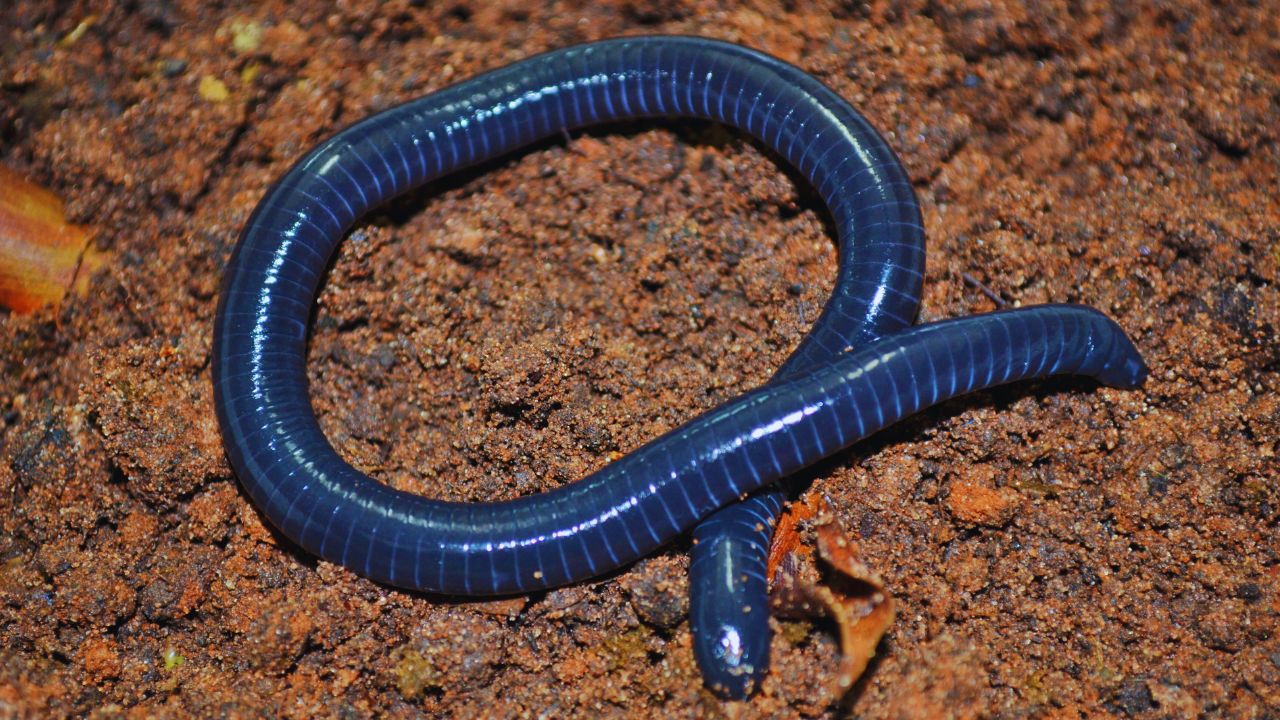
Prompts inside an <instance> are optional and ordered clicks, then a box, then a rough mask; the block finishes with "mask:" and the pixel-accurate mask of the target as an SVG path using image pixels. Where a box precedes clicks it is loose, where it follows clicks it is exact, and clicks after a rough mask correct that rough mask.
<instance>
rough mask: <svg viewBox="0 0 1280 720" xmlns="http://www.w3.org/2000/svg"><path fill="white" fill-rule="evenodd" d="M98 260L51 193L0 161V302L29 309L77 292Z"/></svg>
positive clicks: (83, 231) (80, 229)
mask: <svg viewBox="0 0 1280 720" xmlns="http://www.w3.org/2000/svg"><path fill="white" fill-rule="evenodd" d="M103 262H104V257H103V256H102V255H101V254H100V253H98V252H97V251H96V250H94V249H93V246H92V245H91V244H90V243H89V232H88V230H87V229H86V228H83V227H80V226H78V225H71V224H68V223H67V220H66V216H65V214H64V211H63V206H62V201H61V200H60V199H58V196H57V195H54V194H53V193H51V192H49V191H48V190H45V189H44V188H42V187H40V186H38V185H36V184H34V183H31V182H29V181H27V180H26V179H25V178H23V177H22V176H21V175H19V174H18V173H16V172H14V171H13V170H10V169H9V168H7V167H5V166H3V165H0V305H3V306H4V307H6V308H9V309H10V310H12V311H13V312H16V313H29V312H32V311H34V310H36V309H37V308H39V307H41V306H43V305H48V304H56V303H58V302H59V301H61V300H62V298H63V296H65V295H66V294H67V291H69V290H75V291H76V293H77V294H82V293H83V292H84V291H85V289H86V288H87V286H88V282H89V277H90V276H91V275H92V274H93V271H94V270H97V269H98V268H99V267H101V266H102V265H103Z"/></svg>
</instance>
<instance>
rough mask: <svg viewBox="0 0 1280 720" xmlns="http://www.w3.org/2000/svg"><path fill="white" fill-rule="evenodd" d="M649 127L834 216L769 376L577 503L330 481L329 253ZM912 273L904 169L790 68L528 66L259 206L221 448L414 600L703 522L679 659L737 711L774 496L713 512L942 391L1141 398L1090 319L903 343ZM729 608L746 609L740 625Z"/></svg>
mask: <svg viewBox="0 0 1280 720" xmlns="http://www.w3.org/2000/svg"><path fill="white" fill-rule="evenodd" d="M644 117H683V118H702V119H708V120H713V121H716V122H720V123H724V124H726V125H730V126H732V127H735V128H738V129H740V130H742V131H743V132H745V133H747V134H748V135H750V136H752V137H754V138H756V139H758V140H759V141H760V142H761V143H763V144H764V145H766V146H767V147H769V148H771V149H772V150H774V151H775V152H777V153H778V154H779V155H780V156H781V157H782V158H784V159H785V160H786V161H787V162H788V163H790V164H791V165H793V166H794V167H795V168H797V169H798V170H799V171H800V173H801V174H802V175H803V176H804V177H805V178H807V180H808V181H809V182H810V183H811V184H812V186H813V187H814V188H815V189H816V191H817V193H818V194H819V196H820V197H821V198H822V200H823V201H824V202H825V204H826V206H827V208H828V209H829V210H830V213H831V215H832V217H833V219H834V222H835V227H836V230H837V236H838V238H837V239H838V242H839V268H838V271H837V279H836V288H835V291H834V293H833V295H832V297H831V299H830V300H829V301H828V303H827V304H826V306H825V308H824V309H823V312H822V314H821V316H820V317H819V319H818V321H817V323H816V324H815V325H814V327H813V328H812V329H811V330H810V331H809V333H808V334H807V335H806V336H805V337H804V338H803V339H802V340H801V342H800V344H799V345H798V347H797V348H796V350H795V351H794V352H793V353H792V354H791V356H790V357H789V358H788V359H787V361H786V362H785V363H784V365H783V367H782V368H781V369H780V370H779V371H778V373H777V374H776V375H775V376H774V378H773V379H772V380H770V382H769V383H767V384H766V385H764V386H763V387H760V388H758V389H755V390H752V391H750V392H748V393H745V394H743V395H742V396H740V397H738V398H736V399H734V400H731V401H729V402H727V403H725V404H724V405H721V406H720V407H718V408H715V409H713V410H711V411H709V412H706V413H704V414H702V415H700V416H699V417H697V418H695V419H693V420H691V421H689V422H688V423H686V424H684V425H683V426H681V427H679V428H677V429H675V430H673V431H671V432H669V433H667V434H665V435H663V436H662V437H659V438H657V439H655V440H653V441H651V442H649V443H648V444H646V445H644V446H643V447H640V448H638V449H636V450H635V451H633V452H632V453H631V454H629V455H627V456H626V457H623V458H621V459H619V460H617V461H615V462H613V463H611V464H609V465H607V466H605V467H603V468H601V469H600V470H598V471H596V472H594V473H592V474H591V475H589V476H587V477H586V478H583V479H582V480H579V481H578V482H575V483H573V484H571V485H567V486H565V487H561V488H558V489H556V490H554V491H551V492H547V493H543V494H541V495H536V496H530V497H522V498H518V499H515V500H510V501H504V502H492V503H450V502H441V501H435V500H429V499H426V498H424V497H421V496H418V495H414V494H411V493H405V492H401V491H397V490H394V489H392V488H389V487H387V486H385V485H382V484H380V483H378V482H376V481H375V480H373V479H371V478H369V477H367V476H365V475H364V474H362V473H361V472H359V471H358V470H356V469H354V468H353V467H351V466H350V465H349V464H348V463H346V462H345V461H344V460H343V459H342V458H340V457H339V456H338V455H337V453H336V452H334V450H333V448H332V447H331V446H330V445H329V443H328V441H327V440H326V439H325V437H324V435H323V433H322V432H321V430H320V427H319V425H318V424H317V422H316V418H315V414H314V412H313V410H312V407H311V403H310V399H309V397H308V392H307V379H306V371H305V352H304V351H305V344H306V338H307V328H308V319H309V316H310V313H311V309H312V307H313V305H314V303H315V296H316V293H317V291H318V288H319V285H320V281H321V278H322V276H323V274H324V272H325V268H326V266H327V263H328V262H329V260H330V258H331V257H332V255H333V253H334V252H335V250H336V248H337V247H338V244H339V243H340V241H341V239H342V237H343V236H344V234H345V233H346V232H347V230H349V229H350V228H351V226H352V225H353V224H354V223H355V222H356V220H357V219H359V218H360V217H361V216H363V215H364V214H365V213H366V212H368V211H369V210H371V209H372V208H374V207H377V206H378V205H380V204H382V203H384V202H386V201H387V200H389V199H390V198H392V197H395V196H397V195H399V194H401V193H404V192H405V191H407V190H409V189H412V188H414V187H418V186H420V185H422V184H423V183H425V182H427V181H429V180H432V179H434V178H438V177H440V176H442V175H446V174H448V173H451V172H453V171H455V170H458V169H460V168H464V167H467V166H470V165H474V164H476V163H480V162H483V161H485V160H489V159H492V158H495V157H498V156H501V155H504V154H507V153H510V152H512V151H514V150H516V149H519V148H520V147H522V146H525V145H528V144H530V143H532V142H534V141H537V140H539V139H543V138H547V137H551V136H554V135H557V134H560V133H562V132H564V131H566V130H569V129H573V128H579V127H583V126H587V125H592V124H597V123H601V122H606V121H611V120H620V119H628V118H644ZM923 265H924V239H923V229H922V227H921V220H920V211H919V207H918V205H917V204H916V201H915V196H914V191H913V189H912V187H911V184H910V182H909V179H908V178H907V176H906V174H905V172H904V171H903V168H902V166H901V164H900V163H899V162H898V160H897V158H896V157H895V156H894V154H893V152H892V151H891V150H890V149H889V147H888V146H887V145H886V144H885V142H884V141H883V140H882V139H881V138H880V137H879V136H878V135H877V134H876V132H875V130H873V129H872V128H871V126H870V125H869V124H868V123H867V121H866V120H865V119H864V118H863V117H862V116H860V115H859V114H858V113H857V112H856V111H854V110H853V108H851V107H850V106H849V105H848V104H847V103H846V102H844V101H843V100H842V99H841V98H840V97H839V96H838V95H836V93H834V92H833V91H832V90H830V89H829V88H827V87H826V86H825V85H823V84H822V83H821V82H819V81H818V80H816V79H814V78H813V77H811V76H809V75H807V74H806V73H804V72H803V71H801V70H799V69H797V68H795V67H793V66H791V65H788V64H786V63H784V62H782V61H779V60H777V59H775V58H772V57H770V56H768V55H765V54H763V53H760V52H757V51H754V50H750V49H747V48H744V47H740V46H737V45H732V44H729V43H724V42H719V41H715V40H708V39H703V38H692V37H633V38H621V39H616V40H607V41H603V42H597V43H592V44H588V45H581V46H576V47H571V48H567V49H563V50H557V51H553V52H548V53H545V54H542V55H538V56H536V57H532V58H530V59H527V60H524V61H522V62H518V63H516V64H514V65H510V66H508V67H505V68H502V69H499V70H495V71H492V72H490V73H487V74H485V75H481V76H479V77H476V78H473V79H471V80H467V81H465V82H462V83H460V84H457V85H454V86H452V87H449V88H446V89H444V90H441V91H439V92H436V93H432V94H430V95H427V96H425V97H422V98H419V99H417V100H413V101H411V102H408V103H406V104H404V105H401V106H399V107H396V108H393V109H391V110H387V111H385V112H382V113H379V114H377V115H374V116H372V117H369V118H367V119H365V120H362V121H360V122H358V123H356V124H354V125H352V126H350V127H348V128H346V129H345V130H342V131H341V132H339V133H337V134H336V135H334V136H333V137H331V138H330V139H329V140H327V141H325V142H324V143H322V144H321V145H320V146H319V147H317V148H315V149H314V150H312V151H311V152H309V153H308V154H307V155H306V156H305V157H303V158H302V159H301V160H299V161H298V162H297V163H296V164H295V165H294V166H293V167H292V168H291V169H290V170H289V171H288V172H287V173H286V174H285V175H284V176H283V177H282V178H281V179H280V180H279V181H278V182H277V183H276V184H275V185H274V186H273V187H272V188H271V189H270V190H269V191H268V192H267V194H266V196H265V197H264V198H263V200H262V201H261V202H260V203H259V205H258V207H257V209H256V210H255V211H254V213H253V215H252V216H251V217H250V219H249V221H248V223H247V224H246V225H245V228H244V231H243V233H242V235H241V237H240V240H239V243H238V244H237V246H236V249H235V251H234V253H233V254H232V256H231V259H230V261H229V263H228V266H227V269H226V274H225V277H224V281H223V287H222V292H221V296H220V303H219V308H218V311H217V319H216V324H215V329H214V351H213V382H214V390H215V393H214V395H215V402H216V405H217V412H218V419H219V421H220V425H221V428H222V435H223V441H224V444H225V446H226V451H227V456H228V458H229V459H230V461H231V464H232V466H233V468H234V470H235V472H236V475H237V476H238V477H239V478H240V480H241V482H242V483H243V484H244V486H245V488H246V490H247V492H248V494H249V496H250V497H251V498H252V499H253V502H254V503H255V504H256V505H257V506H258V508H260V509H261V511H262V512H263V514H265V515H266V516H267V518H268V519H269V520H270V521H271V523H272V524H274V525H275V526H276V527H277V528H278V529H279V530H280V531H281V532H282V533H283V534H284V535H286V536H288V537H289V538H291V539H292V540H293V541H294V542H296V543H297V544H298V545H299V546H301V547H302V548H304V549H305V550H307V551H308V552H311V553H314V554H316V555H319V556H320V557H323V558H325V559H327V560H329V561H331V562H335V563H339V564H341V565H343V566H345V567H347V568H350V569H351V570H353V571H354V572H357V573H359V574H361V575H364V576H366V577H369V578H372V579H374V580H377V581H380V582H384V583H388V584H391V585H395V586H399V587H404V588H412V589H415V590H422V591H427V592H433V593H446V594H457V595H500V594H507V593H521V592H529V591H533V590H538V589H542V588H548V587H554V586H558V585H564V584H567V583H572V582H575V581H578V580H582V579H584V578H589V577H593V576H596V575H599V574H601V573H605V572H607V571H609V570H612V569H614V568H617V567H619V566H621V565H624V564H626V563H629V562H631V561H633V560H636V559H637V558H640V557H642V556H644V555H645V554H646V553H649V552H651V551H652V550H654V549H655V548H657V547H659V546H660V545H662V544H663V543H666V542H668V541H670V540H671V539H673V538H675V537H677V536H679V535H680V534H682V533H684V532H686V531H687V530H689V529H690V528H693V527H694V526H695V525H697V524H698V523H699V522H700V521H702V520H704V519H705V518H708V516H710V517H711V519H710V520H709V522H708V523H706V524H704V525H703V526H702V527H699V528H698V529H697V530H696V531H695V533H696V537H697V539H698V540H699V542H698V543H697V545H696V546H695V553H696V556H695V559H694V561H693V562H692V564H691V572H692V573H693V578H692V581H691V588H692V591H693V592H694V603H693V610H692V615H693V618H692V620H693V628H694V632H695V648H696V649H697V655H698V660H699V664H700V666H701V668H702V670H703V673H704V675H705V677H706V679H707V682H708V685H710V686H711V687H713V688H714V689H716V690H717V691H718V692H720V693H721V694H724V695H727V696H731V697H741V696H743V695H745V694H747V693H749V692H750V691H751V690H752V688H753V687H755V685H756V684H757V683H758V680H759V678H760V677H761V675H762V674H763V672H764V670H765V668H766V667H767V649H768V635H767V630H768V626H767V624H766V623H765V621H764V618H765V614H766V613H765V612H763V610H764V608H765V607H766V605H765V604H764V601H763V598H764V593H765V592H766V583H765V582H764V572H763V568H764V561H763V554H764V551H765V550H766V549H767V547H768V542H769V535H768V534H769V532H770V529H769V528H770V525H771V524H772V519H773V517H775V516H776V513H777V511H778V508H780V507H781V497H780V495H778V493H777V492H776V491H770V490H766V491H765V493H764V494H762V495H756V496H754V497H753V498H751V499H749V500H748V502H747V503H746V504H744V505H740V506H737V507H731V508H729V509H727V510H723V511H721V513H719V514H715V515H713V512H715V511H716V510H717V509H719V508H724V507H726V506H729V505H731V504H733V503H736V502H737V501H739V500H740V499H742V498H744V497H746V496H747V495H749V494H751V493H754V492H756V491H757V490H760V489H762V488H769V486H771V484H772V483H774V482H775V481H776V480H778V479H780V478H783V477H785V476H787V475H789V474H791V473H793V472H795V471H797V470H799V469H801V468H803V467H805V466H808V465H811V464H813V463H815V462H817V461H818V460H820V459H822V458H824V457H827V456H829V455H831V454H833V453H837V452H839V451H840V450H842V449H843V448H846V447H848V446H850V445H851V444H853V443H855V442H857V441H858V440H860V439H862V438H864V437H866V436H868V435H870V434H871V433H874V432H876V431H877V430H879V429H881V428H883V427H885V426H887V425H890V424H892V423H895V422H897V421H898V420H900V419H902V418H904V417H906V416H908V415H910V414H912V413H915V412H917V411H919V410H921V409H924V408H927V407H929V406H931V405H934V404H936V403H939V402H942V401H944V400H946V399H948V398H952V397H955V396H957V395H960V394H963V393H967V392H972V391H975V390H980V389H983V388H988V387H992V386H995V385H999V384H1002V383H1008V382H1013V381H1017V380H1023V379H1027V378H1039V377H1045V376H1048V375H1057V374H1077V375H1085V376H1091V377H1093V378H1096V379H1097V380H1099V381H1100V382H1103V383H1106V384H1109V385H1113V386H1117V387H1126V388H1128V387H1136V386H1138V385H1140V384H1141V383H1142V382H1143V380H1144V379H1145V377H1146V374H1147V370H1146V367H1145V365H1144V364H1143V362H1142V359H1141V357H1140V356H1139V355H1138V352H1137V350H1136V349H1135V348H1134V346H1133V344H1132V343H1131V342H1130V341H1129V339H1128V338H1127V337H1126V336H1125V334H1124V332H1123V331H1122V330H1121V329H1120V328H1119V327H1118V326H1117V325H1116V324H1115V323H1114V322H1113V321H1111V320H1110V319H1108V318H1107V317H1105V316H1104V315H1102V314H1101V313H1099V312H1097V311H1095V310H1092V309H1089V308H1087V307H1081V306H1069V305H1046V306H1039V307H1030V308H1024V309H1018V310H1010V311H1002V312H995V313H990V314H987V315H981V316H975V317H968V318H961V319H956V320H946V321H942V322H937V323H931V324H928V325H922V326H918V327H913V328H908V327H907V326H909V325H910V323H911V321H912V319H913V318H914V316H915V313H916V309H917V307H918V305H919V302H920V293H921V286H922V283H923ZM743 518H746V519H747V520H746V522H745V524H744V523H743V522H740V521H741V520H742V519H743ZM757 571H758V572H757ZM743 576H746V577H748V578H749V580H750V581H749V582H746V583H743V582H741V578H742V577H743ZM744 605H752V606H756V607H759V608H760V610H761V612H756V613H743V612H742V609H743V607H744Z"/></svg>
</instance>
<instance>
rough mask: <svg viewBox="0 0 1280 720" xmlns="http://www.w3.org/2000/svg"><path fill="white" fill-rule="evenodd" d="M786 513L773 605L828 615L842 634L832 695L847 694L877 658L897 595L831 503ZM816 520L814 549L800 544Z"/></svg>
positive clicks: (773, 555) (775, 555)
mask: <svg viewBox="0 0 1280 720" xmlns="http://www.w3.org/2000/svg"><path fill="white" fill-rule="evenodd" d="M811 498H812V499H810V500H808V501H807V502H805V503H803V504H801V503H797V504H796V505H794V506H792V508H791V509H790V510H789V511H788V512H787V514H786V515H785V516H783V519H782V521H781V522H779V525H778V533H777V535H776V536H775V537H776V539H775V542H774V548H773V550H772V551H771V552H770V557H769V573H770V577H771V578H772V579H773V587H772V594H773V604H774V607H775V609H776V610H778V611H779V613H780V614H785V615H790V616H792V617H826V618H830V619H831V620H832V621H834V622H835V623H836V627H837V628H838V632H839V635H840V662H839V666H838V668H837V672H836V678H835V683H834V685H835V687H834V688H833V694H834V695H835V697H836V698H837V699H838V698H840V697H843V696H844V694H845V693H846V692H848V690H849V688H851V687H853V683H854V682H856V681H857V679H858V678H859V677H861V675H862V673H863V672H864V671H866V669H867V664H868V663H870V662H871V658H873V657H875V650H876V645H878V644H879V642H880V638H882V637H884V634H885V632H886V631H887V630H888V629H889V626H890V625H892V624H893V616H894V607H893V598H892V597H890V595H889V593H888V592H887V591H886V590H885V589H884V583H883V581H881V579H880V577H879V576H878V575H877V574H876V573H874V572H872V570H871V569H870V568H869V567H867V565H866V564H865V563H863V562H862V561H861V560H860V559H859V553H858V550H857V545H856V544H855V543H854V542H853V540H852V539H850V538H849V536H848V535H847V534H846V533H845V532H844V529H843V528H841V527H840V524H839V523H838V522H837V521H836V519H835V517H834V515H832V513H831V512H830V506H829V505H827V503H826V501H825V500H823V499H821V498H818V497H816V496H811ZM804 522H812V523H813V531H814V534H815V535H816V538H817V557H818V558H821V561H822V564H823V565H824V566H825V567H826V568H827V569H828V570H829V571H830V572H829V573H827V574H825V577H824V573H823V572H822V571H821V570H820V568H819V567H818V562H817V560H816V559H815V557H814V553H813V552H812V550H810V549H809V548H808V547H806V546H804V545H803V544H801V543H800V527H801V523H804Z"/></svg>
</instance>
